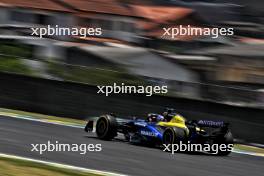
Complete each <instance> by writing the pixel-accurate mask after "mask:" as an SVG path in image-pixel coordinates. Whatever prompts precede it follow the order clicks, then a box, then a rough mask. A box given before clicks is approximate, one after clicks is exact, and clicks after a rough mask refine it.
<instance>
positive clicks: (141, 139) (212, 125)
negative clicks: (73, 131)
mask: <svg viewBox="0 0 264 176" xmlns="http://www.w3.org/2000/svg"><path fill="white" fill-rule="evenodd" d="M94 127H95V131H96V134H97V136H98V138H99V139H103V140H112V139H113V138H115V137H116V136H117V135H118V133H121V134H123V135H124V137H125V140H127V141H129V142H131V143H134V144H144V145H151V146H161V147H164V146H168V145H172V144H180V143H181V144H184V143H185V144H187V143H188V144H201V145H205V144H208V145H213V144H219V145H221V144H223V145H230V144H231V145H233V136H232V133H231V131H230V129H229V124H228V123H225V122H223V121H211V120H191V121H188V120H186V119H185V118H184V117H183V116H181V115H180V114H178V113H176V112H175V110H173V109H167V110H166V111H165V112H164V113H162V115H160V114H154V113H150V114H148V117H147V119H139V118H134V119H132V120H128V119H122V118H118V117H116V116H115V115H113V114H108V115H102V116H100V117H99V118H98V119H97V120H96V123H95V121H94V120H89V121H88V123H87V125H86V126H85V131H86V132H90V131H93V128H94ZM230 152H231V150H224V151H222V150H219V151H217V154H218V155H228V154H229V153H230Z"/></svg>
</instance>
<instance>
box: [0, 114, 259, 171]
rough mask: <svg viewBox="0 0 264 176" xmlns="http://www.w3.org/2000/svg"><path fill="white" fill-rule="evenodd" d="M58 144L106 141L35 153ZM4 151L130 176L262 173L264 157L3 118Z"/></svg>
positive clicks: (0, 150)
mask: <svg viewBox="0 0 264 176" xmlns="http://www.w3.org/2000/svg"><path fill="white" fill-rule="evenodd" d="M48 140H50V141H51V142H53V143H55V141H59V143H69V144H71V143H77V144H83V143H84V144H90V143H91V144H97V143H100V144H102V149H103V150H102V151H101V152H88V153H87V154H86V155H80V154H79V153H77V152H49V153H44V154H43V155H40V154H38V153H36V152H31V145H30V144H32V143H33V144H36V143H40V144H41V143H45V144H47V142H48ZM0 153H6V154H13V155H17V156H23V157H29V158H33V159H39V160H44V161H53V162H58V163H63V164H69V165H73V166H79V167H85V168H89V169H97V170H104V171H112V172H118V173H122V174H129V175H140V176H141V175H142V176H153V175H166V176H169V175H174V176H175V175H185V176H189V175H195V176H202V175H203V176H204V175H212V176H220V175H221V176H227V175H233V176H244V175H247V176H248V175H252V176H258V175H259V176H260V175H263V173H264V158H263V157H256V156H249V155H242V154H235V153H232V154H231V155H230V156H228V157H217V156H209V155H202V154H195V155H194V154H182V153H177V154H175V155H172V154H169V153H165V152H163V151H161V150H160V149H154V148H147V147H141V146H135V145H131V144H128V143H124V142H122V141H119V140H115V141H101V140H98V139H96V138H95V137H94V136H93V135H90V134H87V133H85V132H84V131H83V130H82V129H79V128H72V127H67V126H60V125H53V124H46V123H41V122H34V121H28V120H21V119H15V118H10V117H0Z"/></svg>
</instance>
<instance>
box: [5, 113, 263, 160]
mask: <svg viewBox="0 0 264 176" xmlns="http://www.w3.org/2000/svg"><path fill="white" fill-rule="evenodd" d="M1 115H2V116H7V117H14V118H17V119H23V120H29V121H35V122H41V123H48V124H53V125H60V126H67V127H72V128H81V129H83V128H84V126H81V125H70V124H63V123H59V122H52V121H46V120H41V119H34V118H31V117H29V116H28V117H26V116H21V115H18V114H15V113H8V112H0V116H1ZM232 152H233V153H238V154H243V155H251V156H260V157H264V154H259V153H254V152H247V151H241V150H236V149H233V151H232Z"/></svg>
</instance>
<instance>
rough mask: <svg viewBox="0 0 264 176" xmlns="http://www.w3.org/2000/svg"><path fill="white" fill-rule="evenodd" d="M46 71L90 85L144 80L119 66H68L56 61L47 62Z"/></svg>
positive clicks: (138, 83) (133, 83) (132, 83)
mask: <svg viewBox="0 0 264 176" xmlns="http://www.w3.org/2000/svg"><path fill="white" fill-rule="evenodd" d="M47 67H48V73H49V74H51V75H53V76H55V77H59V78H62V79H64V80H67V81H74V82H81V83H87V84H91V85H113V83H117V84H121V83H125V84H129V85H144V81H143V80H142V79H140V78H138V77H136V76H133V75H130V74H128V73H126V72H125V70H123V69H122V70H121V69H120V68H100V69H98V68H94V67H80V66H73V65H71V66H69V65H64V64H61V63H57V62H48V63H47Z"/></svg>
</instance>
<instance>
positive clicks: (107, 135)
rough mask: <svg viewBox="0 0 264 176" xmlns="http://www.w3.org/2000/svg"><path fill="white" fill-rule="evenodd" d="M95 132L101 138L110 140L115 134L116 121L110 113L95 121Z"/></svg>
mask: <svg viewBox="0 0 264 176" xmlns="http://www.w3.org/2000/svg"><path fill="white" fill-rule="evenodd" d="M96 134H97V136H98V138H100V139H103V140H111V139H113V138H114V137H115V136H117V122H116V119H115V117H113V116H111V115H103V116H101V117H100V118H99V119H98V120H97V123H96Z"/></svg>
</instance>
